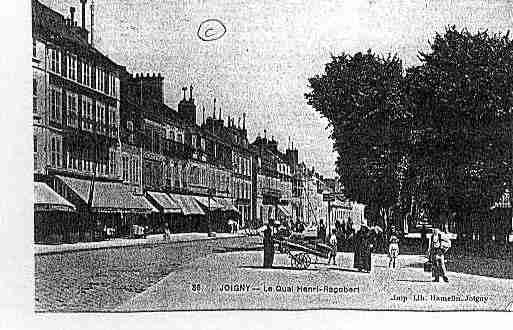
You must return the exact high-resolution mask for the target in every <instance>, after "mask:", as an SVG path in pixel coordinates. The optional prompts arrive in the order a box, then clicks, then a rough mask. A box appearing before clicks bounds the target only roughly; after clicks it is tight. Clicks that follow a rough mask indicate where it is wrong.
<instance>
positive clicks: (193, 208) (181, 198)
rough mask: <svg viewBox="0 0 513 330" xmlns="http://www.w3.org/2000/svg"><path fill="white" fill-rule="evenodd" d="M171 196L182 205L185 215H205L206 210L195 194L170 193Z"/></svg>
mask: <svg viewBox="0 0 513 330" xmlns="http://www.w3.org/2000/svg"><path fill="white" fill-rule="evenodd" d="M169 197H171V199H172V200H173V201H175V202H176V203H177V204H178V205H179V206H180V209H181V210H182V213H183V214H184V215H205V212H204V211H203V210H202V209H201V206H200V205H199V204H198V202H197V201H196V199H195V198H194V197H193V196H189V195H179V194H169Z"/></svg>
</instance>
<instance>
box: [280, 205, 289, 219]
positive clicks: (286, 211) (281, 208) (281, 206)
mask: <svg viewBox="0 0 513 330" xmlns="http://www.w3.org/2000/svg"><path fill="white" fill-rule="evenodd" d="M278 210H279V211H280V212H281V213H283V215H285V217H291V214H290V212H289V210H287V208H286V207H285V206H283V205H278Z"/></svg>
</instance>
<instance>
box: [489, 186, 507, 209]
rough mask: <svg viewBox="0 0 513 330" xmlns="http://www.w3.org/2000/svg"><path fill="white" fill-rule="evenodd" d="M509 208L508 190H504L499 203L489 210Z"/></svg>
mask: <svg viewBox="0 0 513 330" xmlns="http://www.w3.org/2000/svg"><path fill="white" fill-rule="evenodd" d="M510 207H511V204H510V202H509V190H508V189H506V190H505V191H504V193H503V194H502V196H501V198H500V199H499V201H497V202H496V203H495V204H494V205H493V206H492V207H491V209H492V210H493V209H509V208H510Z"/></svg>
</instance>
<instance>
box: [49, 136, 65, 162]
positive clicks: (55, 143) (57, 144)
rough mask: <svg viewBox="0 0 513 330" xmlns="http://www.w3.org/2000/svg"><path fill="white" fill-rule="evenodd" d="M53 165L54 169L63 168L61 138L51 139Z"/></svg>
mask: <svg viewBox="0 0 513 330" xmlns="http://www.w3.org/2000/svg"><path fill="white" fill-rule="evenodd" d="M50 148H51V164H52V166H53V167H61V166H62V162H61V156H62V141H61V139H60V137H56V136H54V137H52V138H51V146H50Z"/></svg>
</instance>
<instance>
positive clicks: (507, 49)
mask: <svg viewBox="0 0 513 330" xmlns="http://www.w3.org/2000/svg"><path fill="white" fill-rule="evenodd" d="M419 58H420V60H421V63H422V64H421V65H420V66H418V67H414V68H411V69H409V70H407V75H406V80H405V93H406V94H407V96H408V97H407V100H408V108H409V109H410V110H411V111H412V113H413V118H414V121H413V132H414V136H413V139H412V144H411V149H410V152H409V154H410V157H411V162H412V164H413V167H414V169H415V170H414V172H415V173H414V176H415V177H416V180H417V182H418V183H419V184H418V185H417V188H418V191H417V193H418V194H419V195H422V196H424V198H425V199H426V202H427V204H428V205H429V206H430V208H431V211H432V213H433V214H439V213H442V212H450V213H451V212H453V211H457V212H465V211H473V210H474V211H475V210H483V209H489V208H490V206H492V204H493V203H494V202H495V201H497V200H498V199H499V197H500V195H501V194H502V193H503V192H504V189H505V187H506V185H505V184H506V183H508V184H511V182H512V176H511V174H512V171H511V160H512V156H513V155H512V152H513V144H512V138H511V123H512V108H513V89H512V86H513V43H512V41H511V40H510V39H509V35H508V34H506V35H501V34H489V33H488V32H487V31H484V32H477V33H474V34H472V33H470V32H468V31H467V30H462V31H457V30H456V28H455V27H454V26H452V27H448V28H447V29H446V31H445V34H444V35H440V34H436V36H435V39H434V41H433V42H432V44H431V51H430V52H429V53H420V56H419Z"/></svg>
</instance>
